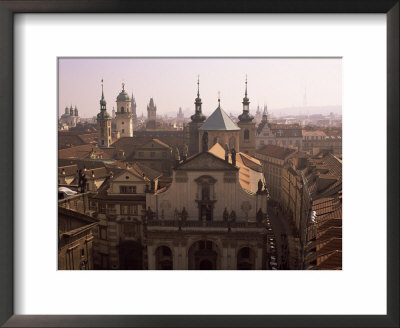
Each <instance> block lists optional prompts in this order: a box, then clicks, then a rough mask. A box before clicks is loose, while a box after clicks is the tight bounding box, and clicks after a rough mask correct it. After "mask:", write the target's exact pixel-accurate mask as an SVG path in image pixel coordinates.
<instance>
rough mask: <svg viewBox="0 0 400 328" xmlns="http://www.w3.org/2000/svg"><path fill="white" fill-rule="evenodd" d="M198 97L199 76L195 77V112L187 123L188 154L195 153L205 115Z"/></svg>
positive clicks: (197, 150) (197, 148) (197, 149)
mask: <svg viewBox="0 0 400 328" xmlns="http://www.w3.org/2000/svg"><path fill="white" fill-rule="evenodd" d="M201 104H202V102H201V98H200V78H199V76H198V77H197V98H196V99H195V102H194V105H195V112H194V115H192V116H191V117H190V118H191V122H190V123H189V156H191V155H194V154H197V153H198V152H199V151H200V149H199V128H200V127H201V126H202V125H203V123H204V121H205V119H206V117H205V116H204V115H203V113H202V112H201Z"/></svg>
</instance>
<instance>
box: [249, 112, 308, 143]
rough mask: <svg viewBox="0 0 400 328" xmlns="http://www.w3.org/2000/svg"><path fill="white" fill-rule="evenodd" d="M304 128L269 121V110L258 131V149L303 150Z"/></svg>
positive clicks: (264, 115)
mask: <svg viewBox="0 0 400 328" xmlns="http://www.w3.org/2000/svg"><path fill="white" fill-rule="evenodd" d="M302 141H303V136H302V128H301V126H300V125H299V124H277V123H270V122H269V121H268V112H267V108H266V107H265V109H264V114H263V119H262V121H261V123H260V124H259V125H258V127H257V131H256V149H260V148H262V147H263V146H265V145H276V146H280V147H296V148H297V149H298V150H301V149H302Z"/></svg>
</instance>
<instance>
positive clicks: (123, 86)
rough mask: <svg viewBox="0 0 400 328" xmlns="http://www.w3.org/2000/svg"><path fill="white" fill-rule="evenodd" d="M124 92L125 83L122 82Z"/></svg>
mask: <svg viewBox="0 0 400 328" xmlns="http://www.w3.org/2000/svg"><path fill="white" fill-rule="evenodd" d="M122 91H125V83H124V82H122Z"/></svg>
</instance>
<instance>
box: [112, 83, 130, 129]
mask: <svg viewBox="0 0 400 328" xmlns="http://www.w3.org/2000/svg"><path fill="white" fill-rule="evenodd" d="M115 121H116V125H117V131H118V132H119V135H120V137H132V136H133V126H132V110H131V99H130V98H129V96H128V94H127V92H126V91H125V83H122V91H121V92H120V93H119V95H118V97H117V111H116V112H115Z"/></svg>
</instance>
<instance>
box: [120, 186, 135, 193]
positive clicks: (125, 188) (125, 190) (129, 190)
mask: <svg viewBox="0 0 400 328" xmlns="http://www.w3.org/2000/svg"><path fill="white" fill-rule="evenodd" d="M119 192H120V194H136V186H120V187H119Z"/></svg>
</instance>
